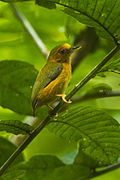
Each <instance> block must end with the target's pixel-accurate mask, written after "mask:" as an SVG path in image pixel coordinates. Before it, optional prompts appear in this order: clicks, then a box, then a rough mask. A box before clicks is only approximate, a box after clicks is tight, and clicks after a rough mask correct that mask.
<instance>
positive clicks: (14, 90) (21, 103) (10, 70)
mask: <svg viewBox="0 0 120 180" xmlns="http://www.w3.org/2000/svg"><path fill="white" fill-rule="evenodd" d="M36 75H37V70H36V69H35V68H34V67H33V66H32V65H31V64H28V63H26V62H21V61H12V60H9V61H8V60H6V61H1V62H0V77H1V78H0V105H1V106H3V107H4V108H9V109H11V110H13V111H15V112H17V113H21V114H27V115H32V107H31V91H32V86H33V83H34V81H35V78H36Z"/></svg>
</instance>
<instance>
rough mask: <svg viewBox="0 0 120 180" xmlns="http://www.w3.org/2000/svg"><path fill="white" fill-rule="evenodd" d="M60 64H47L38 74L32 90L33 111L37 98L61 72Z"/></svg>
mask: <svg viewBox="0 0 120 180" xmlns="http://www.w3.org/2000/svg"><path fill="white" fill-rule="evenodd" d="M62 68H63V67H62V64H61V63H55V62H47V64H46V65H45V66H44V67H43V68H42V69H41V71H40V72H39V74H38V76H37V79H36V81H35V84H34V86H33V90H32V97H31V100H32V107H33V110H35V108H36V106H37V96H38V93H40V91H41V90H42V89H44V88H45V87H46V86H47V85H48V84H50V82H52V81H53V80H54V79H56V78H57V76H58V75H59V74H60V73H61V71H62Z"/></svg>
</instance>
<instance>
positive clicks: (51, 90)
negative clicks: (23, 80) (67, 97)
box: [38, 63, 71, 104]
mask: <svg viewBox="0 0 120 180" xmlns="http://www.w3.org/2000/svg"><path fill="white" fill-rule="evenodd" d="M62 66H63V69H62V72H61V73H60V75H58V77H57V78H56V79H55V80H53V81H52V82H51V83H50V84H49V85H48V86H47V87H45V88H44V89H43V90H42V91H41V92H40V94H39V97H38V99H39V102H40V103H42V100H43V99H44V104H45V102H47V103H49V102H51V101H53V100H55V99H56V97H57V96H56V95H57V94H62V93H64V91H65V89H66V88H67V86H68V83H69V81H70V78H71V64H68V63H62Z"/></svg>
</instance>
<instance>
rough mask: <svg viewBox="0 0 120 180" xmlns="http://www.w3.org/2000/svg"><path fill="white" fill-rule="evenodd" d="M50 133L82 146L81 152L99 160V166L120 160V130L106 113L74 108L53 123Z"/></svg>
mask: <svg viewBox="0 0 120 180" xmlns="http://www.w3.org/2000/svg"><path fill="white" fill-rule="evenodd" d="M48 129H49V130H50V131H52V132H54V133H56V134H57V135H59V136H61V137H64V138H66V139H68V140H69V141H75V142H79V144H80V148H81V150H83V151H84V152H85V153H86V154H88V155H90V156H91V157H92V158H93V159H95V160H97V162H98V165H99V166H103V165H109V164H112V163H114V162H115V161H116V160H117V158H118V157H119V154H120V126H119V123H118V122H117V121H116V120H115V119H113V118H112V117H111V116H109V115H108V114H107V113H105V112H104V111H101V110H96V109H93V108H91V107H81V106H71V107H70V108H69V109H67V110H66V111H65V112H63V113H61V114H59V116H58V117H56V118H55V120H52V122H51V123H50V124H49V125H48Z"/></svg>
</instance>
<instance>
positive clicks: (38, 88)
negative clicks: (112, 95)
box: [31, 43, 81, 116]
mask: <svg viewBox="0 0 120 180" xmlns="http://www.w3.org/2000/svg"><path fill="white" fill-rule="evenodd" d="M80 48H81V47H80V46H74V47H71V45H70V44H68V43H64V44H61V45H58V46H57V47H55V48H54V49H52V50H51V52H50V54H49V56H48V59H47V62H46V64H45V65H44V66H43V68H42V69H41V70H40V72H39V73H38V76H37V78H36V80H35V83H34V85H33V88H32V95H31V103H32V109H33V116H35V112H36V109H38V108H40V107H41V106H43V105H46V106H48V107H49V108H50V109H52V107H51V106H50V105H49V103H52V102H53V101H55V100H57V99H58V98H60V97H61V98H62V99H63V101H64V102H66V103H70V101H67V100H66V99H65V97H66V95H65V93H64V92H65V90H66V88H67V86H68V84H69V81H70V78H71V55H72V53H73V52H74V51H75V50H78V49H80Z"/></svg>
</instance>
